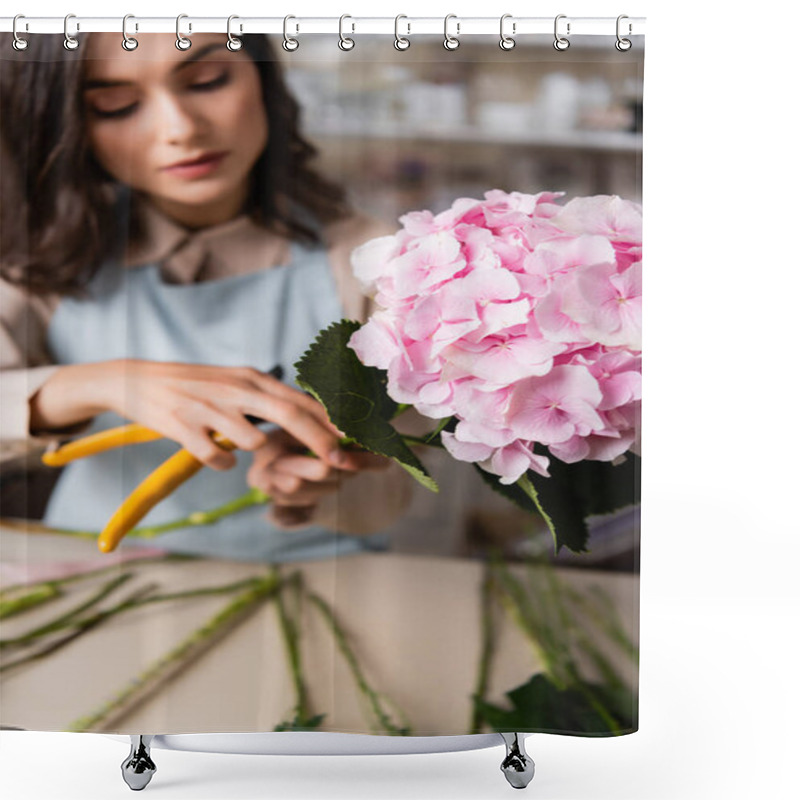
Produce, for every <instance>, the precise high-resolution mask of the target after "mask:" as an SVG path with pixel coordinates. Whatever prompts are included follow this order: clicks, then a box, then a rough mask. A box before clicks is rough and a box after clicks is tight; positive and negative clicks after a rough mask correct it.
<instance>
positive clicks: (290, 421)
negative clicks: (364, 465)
mask: <svg viewBox="0 0 800 800" xmlns="http://www.w3.org/2000/svg"><path fill="white" fill-rule="evenodd" d="M253 400H254V403H253V406H251V407H249V408H246V409H244V410H245V412H247V413H251V414H255V415H256V416H259V417H262V418H263V419H268V420H270V421H271V422H275V423H277V424H278V425H280V426H281V428H283V429H284V430H286V431H287V432H288V433H290V434H292V436H294V437H295V439H299V440H300V441H301V442H303V444H305V445H306V446H307V447H308V448H309V449H310V450H312V452H314V453H316V454H317V455H318V456H319V457H320V458H321V459H323V460H324V461H326V462H327V463H329V464H331V465H333V466H335V467H339V468H340V469H351V470H352V469H356V466H355V463H354V462H353V460H352V459H351V458H350V457H349V454H348V453H347V452H345V451H344V450H342V449H341V448H340V447H339V437H338V436H337V435H336V434H335V433H334V432H333V430H332V428H331V425H330V423H329V422H328V421H327V419H325V420H323V419H321V418H320V415H319V411H316V410H314V411H309V410H308V409H307V408H305V407H304V406H303V405H296V404H294V403H293V402H290V401H289V400H285V399H283V398H282V397H277V396H275V395H262V396H261V397H255V396H254V398H253ZM255 401H258V402H255ZM314 402H316V401H314ZM322 412H323V413H324V408H323V409H322Z"/></svg>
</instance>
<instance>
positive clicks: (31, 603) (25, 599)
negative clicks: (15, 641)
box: [0, 583, 61, 619]
mask: <svg viewBox="0 0 800 800" xmlns="http://www.w3.org/2000/svg"><path fill="white" fill-rule="evenodd" d="M56 597H61V592H60V591H59V589H58V588H57V587H56V586H54V585H53V584H52V583H45V584H44V585H42V586H37V587H36V588H34V589H32V590H31V591H29V592H28V593H27V594H23V595H21V596H20V597H14V598H12V599H10V600H0V619H8V618H9V617H13V616H15V615H16V614H21V613H22V612H23V611H28V610H29V609H31V608H38V607H39V606H40V605H42V604H43V603H47V602H48V601H49V600H54V599H55V598H56Z"/></svg>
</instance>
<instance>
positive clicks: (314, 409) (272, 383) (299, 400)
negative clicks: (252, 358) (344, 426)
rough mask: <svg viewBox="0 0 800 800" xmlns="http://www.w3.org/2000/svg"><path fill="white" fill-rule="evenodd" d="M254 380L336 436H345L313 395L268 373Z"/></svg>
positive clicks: (257, 384)
mask: <svg viewBox="0 0 800 800" xmlns="http://www.w3.org/2000/svg"><path fill="white" fill-rule="evenodd" d="M252 379H253V381H254V382H255V384H256V386H257V387H258V388H259V389H260V390H261V391H265V392H268V393H269V394H272V395H274V396H276V397H280V398H282V399H284V400H286V401H287V402H290V403H293V404H294V405H297V406H300V407H301V408H304V409H306V410H307V411H308V412H309V413H310V414H312V415H313V416H315V417H316V418H317V419H318V420H319V421H320V422H321V423H322V424H323V425H325V427H327V428H328V429H329V430H331V431H332V432H333V433H334V435H336V436H338V437H339V438H341V437H343V436H344V433H343V432H342V431H340V430H339V429H338V428H337V427H336V426H335V425H334V424H333V423H332V422H331V421H330V419H329V418H328V414H327V412H326V411H325V407H324V406H323V405H322V403H320V402H319V401H317V400H315V399H314V398H313V397H311V395H309V394H306V393H305V392H301V391H299V390H298V389H295V388H294V387H293V386H289V385H288V384H286V383H283V382H281V381H279V380H277V379H276V378H274V377H273V376H271V375H269V374H267V373H261V372H259V373H257V374H256V375H255V376H253V378H252Z"/></svg>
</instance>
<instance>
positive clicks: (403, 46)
mask: <svg viewBox="0 0 800 800" xmlns="http://www.w3.org/2000/svg"><path fill="white" fill-rule="evenodd" d="M401 19H408V17H407V16H406V15H405V14H398V15H397V16H396V17H395V18H394V49H395V50H400V51H401V52H402V51H403V50H408V48H409V47H411V39H406V38H405V36H401V35H400V31H399V24H400V20H401ZM406 27H407V28H408V32H407V33H406V36H410V35H411V23H410V22H406Z"/></svg>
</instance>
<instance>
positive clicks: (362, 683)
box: [307, 592, 411, 736]
mask: <svg viewBox="0 0 800 800" xmlns="http://www.w3.org/2000/svg"><path fill="white" fill-rule="evenodd" d="M307 597H308V599H309V600H310V601H311V602H312V603H314V605H316V606H317V608H318V609H319V610H320V611H321V612H322V617H323V619H324V620H325V621H326V622H327V623H328V625H329V627H330V628H331V631H332V632H333V636H334V638H335V639H336V643H337V644H338V645H339V650H340V651H341V653H342V655H343V656H344V658H345V660H346V661H347V663H348V665H349V666H350V670H351V672H352V673H353V678H354V679H355V682H356V685H357V686H358V688H359V690H360V691H361V693H362V694H363V695H364V697H365V698H366V700H367V703H368V704H369V706H370V708H371V709H372V712H373V713H374V714H375V717H376V719H377V720H378V723H379V724H380V725H382V726H383V729H384V730H386V731H387V732H389V733H391V734H392V735H394V736H409V735H411V727H410V725H409V724H408V720H406V719H405V715H404V714H402V712H400V711H399V709H396V710H397V711H398V713H399V714H400V716H402V717H403V721H404V722H405V728H398V727H397V726H396V725H395V724H394V723H393V722H392V720H391V719H390V717H389V715H388V714H387V713H386V712H385V711H384V710H383V707H382V705H381V700H380V696H379V695H378V693H377V692H375V691H374V690H373V689H372V688H371V687H370V685H369V684H368V683H367V680H366V678H365V677H364V674H363V673H362V671H361V668H360V667H359V665H358V662H357V661H356V657H355V654H354V653H353V651H352V649H351V648H350V645H349V644H348V642H347V637H346V636H345V633H344V631H343V630H342V628H341V626H340V625H339V623H338V622H337V621H336V618H335V617H334V615H333V610H332V609H331V607H330V606H329V605H328V603H327V602H325V600H323V599H322V598H321V597H320V596H319V595H317V594H314V593H312V592H308V593H307ZM387 702H388V699H387Z"/></svg>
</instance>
